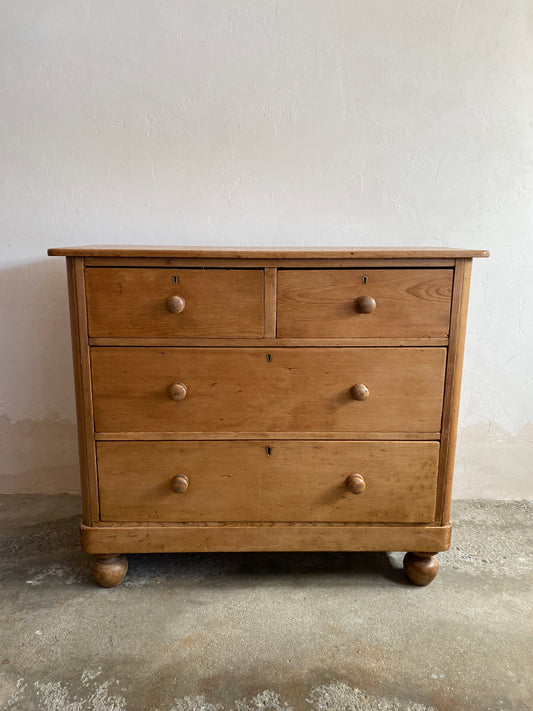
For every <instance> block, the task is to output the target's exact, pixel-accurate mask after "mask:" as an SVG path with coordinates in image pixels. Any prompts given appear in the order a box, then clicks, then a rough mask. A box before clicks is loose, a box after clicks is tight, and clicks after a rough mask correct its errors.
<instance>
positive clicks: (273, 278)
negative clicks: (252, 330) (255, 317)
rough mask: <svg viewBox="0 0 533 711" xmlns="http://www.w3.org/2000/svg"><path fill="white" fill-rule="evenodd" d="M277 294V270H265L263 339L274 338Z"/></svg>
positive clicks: (268, 268)
mask: <svg viewBox="0 0 533 711" xmlns="http://www.w3.org/2000/svg"><path fill="white" fill-rule="evenodd" d="M277 292H278V270H277V269H273V268H272V267H267V268H266V269H265V317H264V323H265V330H264V333H263V335H264V337H265V338H275V337H276V317H277V307H276V299H277Z"/></svg>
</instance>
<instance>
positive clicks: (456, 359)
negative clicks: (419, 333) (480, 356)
mask: <svg viewBox="0 0 533 711" xmlns="http://www.w3.org/2000/svg"><path fill="white" fill-rule="evenodd" d="M471 272H472V260H471V259H460V260H458V262H457V266H456V269H455V278H454V287H453V302H452V330H451V333H450V346H449V348H448V358H447V365H446V385H445V392H444V404H443V414H442V440H441V441H442V447H441V455H440V463H439V497H438V508H437V511H438V512H439V513H441V521H442V523H443V524H446V523H448V522H449V520H450V507H451V496H452V480H453V470H454V464H455V449H456V443H457V424H458V420H459V405H460V400H461V377H462V372H463V357H464V347H465V335H466V316H467V311H468V296H469V293H470V276H471Z"/></svg>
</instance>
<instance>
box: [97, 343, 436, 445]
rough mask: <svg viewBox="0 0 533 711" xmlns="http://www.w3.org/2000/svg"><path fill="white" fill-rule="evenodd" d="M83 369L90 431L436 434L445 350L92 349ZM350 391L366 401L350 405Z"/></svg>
mask: <svg viewBox="0 0 533 711" xmlns="http://www.w3.org/2000/svg"><path fill="white" fill-rule="evenodd" d="M91 361H92V379H93V395H94V414H95V427H96V431H97V432H205V433H209V432H240V433H242V432H309V431H317V432H319V431H322V432H353V433H356V432H359V433H361V432H362V433H364V432H391V433H393V432H424V433H425V432H438V431H439V430H440V426H441V408H442V398H443V390H444V371H445V362H446V349H445V348H309V349H304V348H273V349H269V350H267V349H264V348H131V347H120V348H119V347H117V348H109V347H93V348H92V349H91ZM355 385H364V386H365V388H366V389H367V391H368V399H366V400H365V401H358V400H355V399H354V397H353V394H352V388H353V386H355ZM363 392H364V391H363ZM171 395H172V396H174V397H182V396H183V399H181V400H180V401H176V400H174V399H172V397H171Z"/></svg>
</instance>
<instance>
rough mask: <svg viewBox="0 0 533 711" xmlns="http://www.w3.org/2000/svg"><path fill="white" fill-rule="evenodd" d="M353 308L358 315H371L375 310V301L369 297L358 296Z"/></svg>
mask: <svg viewBox="0 0 533 711" xmlns="http://www.w3.org/2000/svg"><path fill="white" fill-rule="evenodd" d="M355 306H356V308H357V310H358V311H359V313H360V314H371V313H372V311H374V309H375V308H376V301H375V299H373V298H372V297H371V296H366V295H365V296H359V297H358V298H357V299H356V300H355Z"/></svg>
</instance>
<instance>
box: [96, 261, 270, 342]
mask: <svg viewBox="0 0 533 711" xmlns="http://www.w3.org/2000/svg"><path fill="white" fill-rule="evenodd" d="M85 281H86V288H87V316H88V321H89V335H90V336H92V337H100V338H105V337H112V338H134V337H137V338H261V337H262V335H263V271H262V270H261V269H167V268H160V269H157V268H147V267H144V268H128V267H122V268H120V267H119V268H115V267H101V268H100V267H88V268H87V269H86V271H85ZM178 297H179V298H178ZM169 299H170V301H169Z"/></svg>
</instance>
